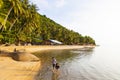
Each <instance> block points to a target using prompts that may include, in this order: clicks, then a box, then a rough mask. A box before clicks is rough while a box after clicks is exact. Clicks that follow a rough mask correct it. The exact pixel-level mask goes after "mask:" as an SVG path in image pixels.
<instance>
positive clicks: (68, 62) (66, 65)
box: [35, 49, 93, 80]
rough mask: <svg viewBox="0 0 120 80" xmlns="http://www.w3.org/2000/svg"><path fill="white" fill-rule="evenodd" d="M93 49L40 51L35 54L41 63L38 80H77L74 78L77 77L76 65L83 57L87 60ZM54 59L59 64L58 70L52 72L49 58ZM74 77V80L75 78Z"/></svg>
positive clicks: (77, 68)
mask: <svg viewBox="0 0 120 80" xmlns="http://www.w3.org/2000/svg"><path fill="white" fill-rule="evenodd" d="M92 50H93V49H87V50H81V49H73V50H49V51H41V52H38V53H35V55H36V56H38V57H39V58H40V60H41V62H42V69H41V71H40V73H39V75H38V77H39V78H38V80H50V79H51V80H58V79H59V80H77V79H79V78H77V77H76V76H71V74H72V75H79V74H78V73H77V72H79V66H77V65H76V63H77V64H79V62H80V63H81V61H80V60H82V58H83V57H84V59H85V56H86V57H87V59H89V57H90V56H91V54H92V52H93V51H92ZM52 57H55V58H56V59H57V61H58V62H59V63H60V70H59V71H57V72H56V71H53V70H52V65H51V58H52ZM75 77H76V78H75Z"/></svg>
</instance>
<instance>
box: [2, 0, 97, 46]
mask: <svg viewBox="0 0 120 80" xmlns="http://www.w3.org/2000/svg"><path fill="white" fill-rule="evenodd" d="M49 40H55V41H59V42H62V44H63V45H96V44H95V40H94V39H93V38H91V37H90V36H82V35H81V34H79V33H78V32H75V31H73V30H69V29H67V28H65V27H63V26H62V25H60V24H58V23H56V22H55V21H53V20H52V19H50V18H48V17H46V15H41V14H39V13H38V12H37V8H36V5H35V4H30V3H29V1H28V0H17V1H14V0H7V1H5V0H1V1H0V44H6V45H11V44H15V45H26V44H31V45H46V44H48V43H47V42H46V41H49Z"/></svg>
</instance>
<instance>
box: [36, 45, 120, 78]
mask: <svg viewBox="0 0 120 80" xmlns="http://www.w3.org/2000/svg"><path fill="white" fill-rule="evenodd" d="M35 55H37V56H38V57H39V58H40V59H41V61H42V69H41V71H40V73H39V74H38V76H37V80H120V48H119V47H117V46H99V47H95V48H93V49H88V48H87V49H86V50H85V49H82V50H81V49H74V50H50V51H42V52H38V53H35ZM53 56H54V57H55V58H56V59H57V62H58V63H59V64H60V70H59V71H60V74H59V75H58V76H57V77H56V76H55V74H53V72H52V65H51V57H53Z"/></svg>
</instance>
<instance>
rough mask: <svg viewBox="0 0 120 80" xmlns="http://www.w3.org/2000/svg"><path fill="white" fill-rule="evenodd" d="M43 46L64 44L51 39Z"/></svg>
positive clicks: (44, 42)
mask: <svg viewBox="0 0 120 80" xmlns="http://www.w3.org/2000/svg"><path fill="white" fill-rule="evenodd" d="M42 44H45V45H61V44H63V43H62V42H60V41H58V40H53V39H49V40H46V41H43V43H42Z"/></svg>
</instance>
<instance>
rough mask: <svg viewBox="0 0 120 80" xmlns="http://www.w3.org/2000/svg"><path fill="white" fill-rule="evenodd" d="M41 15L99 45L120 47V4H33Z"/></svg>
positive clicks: (66, 0)
mask: <svg viewBox="0 0 120 80" xmlns="http://www.w3.org/2000/svg"><path fill="white" fill-rule="evenodd" d="M30 1H31V2H32V3H33V4H36V5H37V8H38V12H39V13H40V14H43V15H46V16H47V17H49V18H50V19H52V20H54V21H55V22H57V23H59V24H61V25H62V26H64V27H66V28H68V29H71V30H74V31H75V32H78V33H80V34H82V35H83V36H85V35H88V36H90V37H92V38H93V39H94V40H95V41H96V44H98V45H119V44H120V36H119V34H120V0H30Z"/></svg>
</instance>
